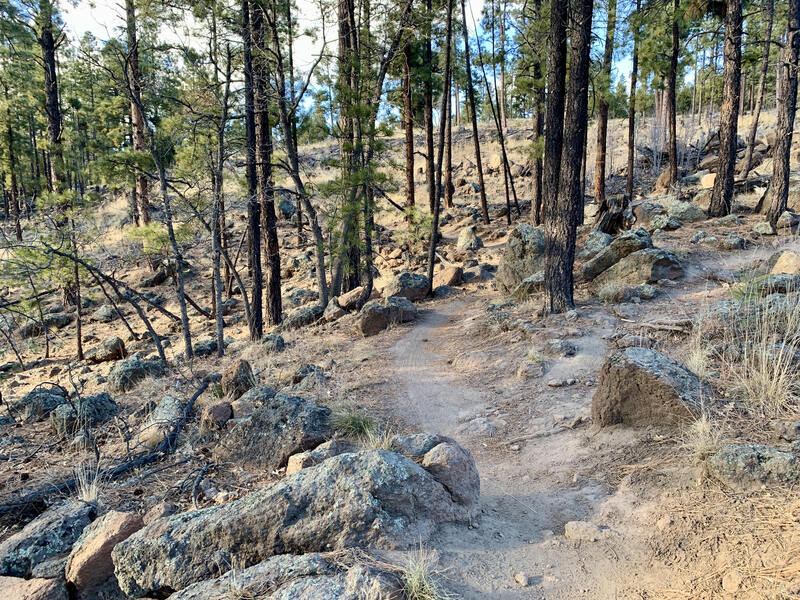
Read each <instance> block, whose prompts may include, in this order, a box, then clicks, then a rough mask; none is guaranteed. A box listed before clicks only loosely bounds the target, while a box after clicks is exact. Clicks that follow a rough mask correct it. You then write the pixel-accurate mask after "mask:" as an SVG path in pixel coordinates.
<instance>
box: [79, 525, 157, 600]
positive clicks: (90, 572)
mask: <svg viewBox="0 0 800 600" xmlns="http://www.w3.org/2000/svg"><path fill="white" fill-rule="evenodd" d="M143 526H144V523H143V522H142V518H141V517H140V516H139V515H137V514H136V513H130V512H118V511H115V510H112V511H109V512H107V513H106V514H104V515H103V516H102V517H100V518H99V519H97V520H96V521H94V522H93V523H92V524H90V525H89V526H88V527H86V529H84V530H83V533H82V534H81V536H80V538H78V540H77V541H76V542H75V544H74V545H73V546H72V551H71V552H70V554H69V558H68V559H67V566H66V570H65V574H66V579H67V581H68V582H69V583H70V584H72V585H73V586H74V587H75V588H77V589H78V591H79V592H80V593H81V594H82V595H84V596H85V595H86V594H87V593H88V592H90V591H91V590H93V589H95V588H97V587H99V586H101V585H102V584H103V583H105V582H106V581H107V580H108V579H109V578H110V577H112V576H113V575H114V565H113V563H112V562H111V550H112V549H113V548H114V546H116V545H117V544H118V543H119V542H121V541H122V540H125V539H127V538H128V537H129V536H130V535H132V534H133V533H135V532H136V531H138V530H139V529H141V528H142V527H143Z"/></svg>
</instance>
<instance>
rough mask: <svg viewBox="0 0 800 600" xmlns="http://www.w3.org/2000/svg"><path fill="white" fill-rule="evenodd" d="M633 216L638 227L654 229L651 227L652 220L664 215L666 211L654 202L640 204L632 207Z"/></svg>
mask: <svg viewBox="0 0 800 600" xmlns="http://www.w3.org/2000/svg"><path fill="white" fill-rule="evenodd" d="M633 214H634V215H635V216H636V223H637V224H638V225H639V226H640V227H644V228H646V229H654V228H653V227H652V226H651V222H652V220H653V219H654V218H655V217H657V216H661V215H666V214H667V209H665V208H664V207H663V206H662V205H661V204H658V203H656V202H641V203H639V204H637V205H636V206H634V207H633Z"/></svg>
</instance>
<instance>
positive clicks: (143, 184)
mask: <svg viewBox="0 0 800 600" xmlns="http://www.w3.org/2000/svg"><path fill="white" fill-rule="evenodd" d="M125 29H126V33H127V42H128V57H127V58H128V61H127V62H128V65H127V68H128V85H129V86H130V89H131V94H133V96H134V98H135V100H131V135H132V137H133V149H134V150H136V151H137V152H146V151H147V142H146V141H145V135H144V116H143V115H142V111H141V110H140V109H139V106H140V104H141V101H142V83H141V75H140V73H139V42H138V39H137V36H136V8H135V6H134V0H125ZM135 186H136V198H137V209H138V214H139V216H140V218H141V220H142V223H144V224H145V225H146V224H147V223H149V222H150V189H149V182H148V181H147V177H146V176H145V175H141V174H140V175H137V176H136V183H135Z"/></svg>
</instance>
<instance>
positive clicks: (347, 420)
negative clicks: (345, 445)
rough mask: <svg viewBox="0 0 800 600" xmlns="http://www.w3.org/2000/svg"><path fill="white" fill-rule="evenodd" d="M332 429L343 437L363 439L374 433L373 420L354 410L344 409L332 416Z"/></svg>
mask: <svg viewBox="0 0 800 600" xmlns="http://www.w3.org/2000/svg"><path fill="white" fill-rule="evenodd" d="M333 428H334V429H335V430H336V431H337V432H338V433H340V434H341V435H343V436H346V437H350V438H356V439H359V438H360V439H363V438H364V437H366V436H367V435H370V434H373V432H374V431H375V419H373V418H372V417H371V416H369V415H367V414H364V413H363V412H360V411H358V410H355V409H345V410H342V411H341V412H339V413H336V414H335V415H334V416H333Z"/></svg>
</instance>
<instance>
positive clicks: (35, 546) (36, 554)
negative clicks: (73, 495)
mask: <svg viewBox="0 0 800 600" xmlns="http://www.w3.org/2000/svg"><path fill="white" fill-rule="evenodd" d="M96 516H97V506H95V505H94V504H92V503H87V502H79V501H71V502H65V503H63V504H59V505H56V506H53V507H51V508H49V509H48V510H46V511H45V512H43V513H42V514H41V515H39V516H38V517H36V518H35V519H34V520H33V521H31V522H30V523H28V524H27V525H26V526H25V527H23V528H22V531H19V532H17V533H15V534H14V535H12V536H11V537H9V538H7V539H6V540H5V541H3V542H2V543H0V575H11V576H13V577H30V575H31V570H32V569H33V568H34V567H35V566H36V565H38V564H39V563H42V562H44V561H45V560H47V559H48V558H52V557H54V556H58V555H59V554H65V553H67V552H69V551H70V550H71V549H72V544H74V543H75V540H77V539H78V537H79V536H80V534H81V533H82V532H83V530H84V529H85V528H86V526H87V525H89V523H91V522H92V521H93V520H94V518H95V517H96Z"/></svg>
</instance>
